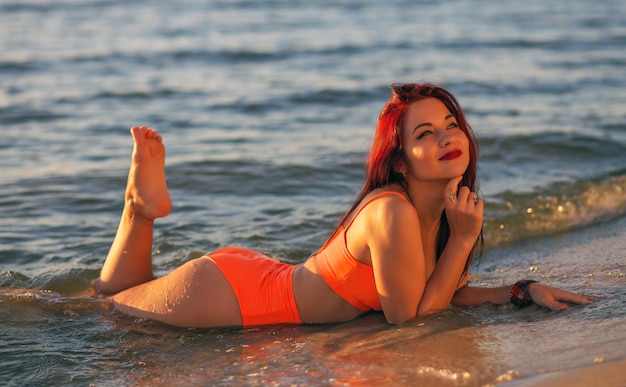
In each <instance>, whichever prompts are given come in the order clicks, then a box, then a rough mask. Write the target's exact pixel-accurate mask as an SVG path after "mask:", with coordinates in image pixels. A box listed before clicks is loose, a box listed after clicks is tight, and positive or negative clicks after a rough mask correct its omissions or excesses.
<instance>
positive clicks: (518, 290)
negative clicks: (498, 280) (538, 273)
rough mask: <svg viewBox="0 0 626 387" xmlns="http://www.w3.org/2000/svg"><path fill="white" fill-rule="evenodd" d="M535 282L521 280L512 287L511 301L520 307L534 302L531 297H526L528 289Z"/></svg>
mask: <svg viewBox="0 0 626 387" xmlns="http://www.w3.org/2000/svg"><path fill="white" fill-rule="evenodd" d="M534 282H537V281H533V280H520V281H517V282H516V283H515V285H513V287H512V288H511V302H512V303H513V305H515V306H517V307H518V308H523V307H525V306H528V305H530V304H532V303H533V300H532V299H530V297H526V296H527V294H526V290H527V289H528V286H529V285H530V284H532V283H534Z"/></svg>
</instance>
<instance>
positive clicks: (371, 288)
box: [208, 192, 406, 326]
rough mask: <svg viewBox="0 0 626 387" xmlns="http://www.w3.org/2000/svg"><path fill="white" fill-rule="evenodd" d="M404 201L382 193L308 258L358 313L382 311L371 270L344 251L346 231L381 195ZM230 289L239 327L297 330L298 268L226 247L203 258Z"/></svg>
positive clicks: (345, 247)
mask: <svg viewBox="0 0 626 387" xmlns="http://www.w3.org/2000/svg"><path fill="white" fill-rule="evenodd" d="M390 194H392V195H398V196H400V197H401V198H402V199H403V200H406V198H405V197H404V196H402V195H401V194H400V193H397V192H382V193H380V194H378V195H375V196H373V197H372V198H370V199H369V200H368V201H367V202H366V203H365V204H363V205H362V206H361V208H360V209H359V210H358V211H357V213H356V214H355V215H354V216H353V217H352V220H351V221H350V222H349V223H348V225H347V226H345V227H344V226H340V228H339V230H338V232H337V233H336V235H335V236H334V237H333V238H332V239H331V240H330V241H328V242H326V244H325V245H324V247H322V249H321V250H320V251H319V252H318V253H317V255H315V257H313V259H314V260H315V264H316V265H317V268H318V270H319V272H320V275H321V276H322V278H323V279H324V281H326V283H327V284H328V286H330V287H331V289H333V290H334V291H335V292H336V293H337V294H338V295H339V296H341V297H343V298H344V299H345V300H346V301H348V302H349V303H350V304H352V305H354V306H355V307H356V308H358V309H361V310H363V311H368V310H382V307H381V305H380V299H379V298H378V292H377V291H376V283H375V282H374V271H373V269H372V266H370V265H366V264H364V263H362V262H360V261H358V260H356V258H354V257H353V256H352V254H350V252H349V251H348V247H347V245H346V231H347V230H348V229H349V228H350V226H351V225H352V222H354V219H356V217H357V216H358V215H359V213H360V212H361V211H362V210H363V208H365V206H367V205H368V204H369V203H371V202H372V201H373V200H374V199H377V198H379V197H381V196H383V195H390ZM208 257H209V259H211V260H212V261H213V262H214V263H215V265H216V266H217V267H218V268H219V269H220V271H221V272H222V274H223V275H224V277H226V280H227V281H228V283H229V284H230V286H231V288H232V289H233V292H234V293H235V295H236V297H237V301H238V302H239V308H240V310H241V316H242V319H243V325H244V326H252V325H269V324H301V323H302V319H301V318H300V314H299V312H298V307H297V305H296V300H295V296H294V292H293V274H294V272H295V270H296V268H298V265H291V264H287V263H281V262H278V261H276V260H274V259H272V258H269V257H268V256H266V255H264V254H261V253H259V252H257V251H254V250H249V249H244V248H241V247H225V248H222V249H218V250H215V251H213V252H211V253H209V254H208Z"/></svg>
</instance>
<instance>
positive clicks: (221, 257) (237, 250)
mask: <svg viewBox="0 0 626 387" xmlns="http://www.w3.org/2000/svg"><path fill="white" fill-rule="evenodd" d="M208 257H209V259H210V260H212V261H213V263H215V265H216V266H217V267H218V268H219V269H220V271H221V272H222V274H223V275H224V277H226V280H227V281H228V283H229V284H230V287H231V288H232V289H233V292H234V293H235V295H236V296H237V301H239V309H240V310H241V317H242V319H243V325H244V326H252V325H269V324H280V323H285V324H300V323H302V320H301V319H300V314H299V313H298V307H297V305H296V299H295V296H294V294H293V273H294V271H295V270H296V268H297V267H298V266H296V265H290V264H287V263H282V262H278V261H276V260H274V259H272V258H270V257H268V256H266V255H264V254H261V253H259V252H257V251H254V250H249V249H244V248H241V247H232V246H231V247H225V248H222V249H218V250H215V251H213V252H211V253H209V254H208Z"/></svg>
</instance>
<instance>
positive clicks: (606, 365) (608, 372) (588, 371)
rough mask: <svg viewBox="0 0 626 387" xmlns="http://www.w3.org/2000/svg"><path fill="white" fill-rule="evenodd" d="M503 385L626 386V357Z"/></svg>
mask: <svg viewBox="0 0 626 387" xmlns="http://www.w3.org/2000/svg"><path fill="white" fill-rule="evenodd" d="M499 386H501V387H530V386H532V387H554V386H568V387H589V386H593V387H624V386H626V359H622V360H617V361H612V362H603V363H598V364H594V365H592V366H589V367H585V368H578V369H573V370H566V371H559V372H552V373H548V374H543V375H536V376H531V377H528V378H520V379H518V380H513V381H511V382H508V383H503V384H499Z"/></svg>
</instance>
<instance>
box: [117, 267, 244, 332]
mask: <svg viewBox="0 0 626 387" xmlns="http://www.w3.org/2000/svg"><path fill="white" fill-rule="evenodd" d="M110 299H111V300H112V302H113V305H114V306H115V308H116V309H118V310H119V311H121V312H123V313H126V314H129V315H132V316H136V317H141V318H149V319H153V320H157V321H161V322H163V323H166V324H170V325H175V326H179V327H196V328H204V327H221V326H241V325H242V318H241V311H240V309H239V303H238V302H237V297H236V296H235V293H234V292H233V290H232V288H231V287H230V285H229V283H228V281H227V280H226V278H225V277H224V275H223V274H222V272H221V271H220V270H219V269H218V268H217V266H216V265H215V263H213V262H212V261H211V260H210V259H208V258H207V257H201V258H197V259H194V260H192V261H189V262H187V263H185V264H184V265H182V266H181V267H179V268H177V269H176V270H174V271H172V272H171V273H169V274H168V275H166V276H164V277H161V278H157V279H155V280H153V281H150V282H146V283H144V284H141V285H137V286H135V287H132V288H130V289H127V290H124V291H122V292H119V293H117V294H115V295H113V296H112V297H110Z"/></svg>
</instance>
